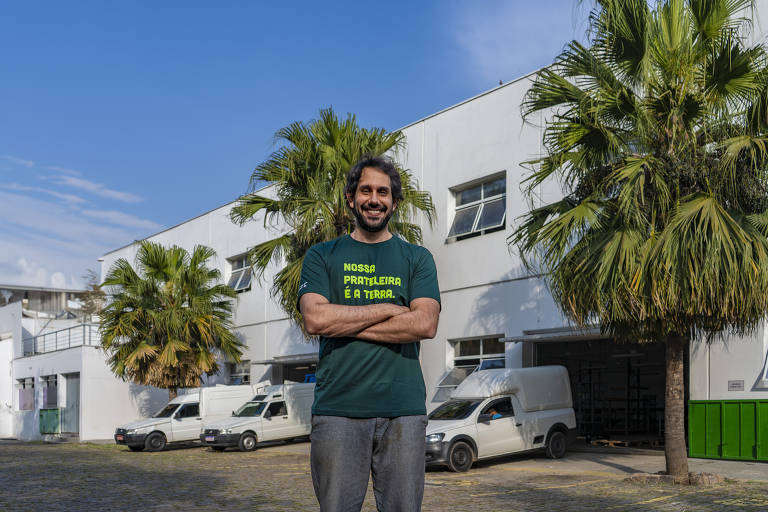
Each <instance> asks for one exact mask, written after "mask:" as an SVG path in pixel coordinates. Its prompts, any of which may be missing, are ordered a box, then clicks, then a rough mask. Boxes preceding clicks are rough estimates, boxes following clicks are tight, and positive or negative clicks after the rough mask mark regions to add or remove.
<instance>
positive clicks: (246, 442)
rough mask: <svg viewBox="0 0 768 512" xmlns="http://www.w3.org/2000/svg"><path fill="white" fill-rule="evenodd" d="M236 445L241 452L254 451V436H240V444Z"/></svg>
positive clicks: (248, 433)
mask: <svg viewBox="0 0 768 512" xmlns="http://www.w3.org/2000/svg"><path fill="white" fill-rule="evenodd" d="M237 445H238V447H239V448H240V451H241V452H252V451H253V450H255V449H256V436H255V435H253V434H251V433H250V432H246V433H245V434H243V435H241V436H240V442H238V443H237Z"/></svg>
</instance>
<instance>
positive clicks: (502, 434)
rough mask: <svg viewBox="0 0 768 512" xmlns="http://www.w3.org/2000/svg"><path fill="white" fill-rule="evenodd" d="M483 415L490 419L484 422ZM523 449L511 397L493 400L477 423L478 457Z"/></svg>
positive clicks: (479, 416) (483, 410)
mask: <svg viewBox="0 0 768 512" xmlns="http://www.w3.org/2000/svg"><path fill="white" fill-rule="evenodd" d="M483 415H490V416H491V417H490V419H486V420H485V421H483V420H482V419H481V418H482V417H483ZM521 449H522V438H521V436H520V429H519V427H518V426H517V423H516V422H515V411H514V408H513V407H512V401H511V400H510V397H508V396H507V397H504V398H499V399H495V400H492V401H491V402H489V403H488V404H486V405H485V407H483V408H482V409H481V410H480V414H479V415H478V421H477V451H478V453H477V456H478V457H491V456H494V455H502V454H504V453H512V452H516V451H518V450H521Z"/></svg>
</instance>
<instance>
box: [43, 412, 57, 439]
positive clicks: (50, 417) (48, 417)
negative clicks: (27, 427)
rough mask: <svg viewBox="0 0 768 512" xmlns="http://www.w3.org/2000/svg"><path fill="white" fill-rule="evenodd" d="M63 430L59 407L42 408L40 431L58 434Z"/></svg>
mask: <svg viewBox="0 0 768 512" xmlns="http://www.w3.org/2000/svg"><path fill="white" fill-rule="evenodd" d="M60 432H61V419H60V415H59V410H58V409H40V433H41V434H58V433H60Z"/></svg>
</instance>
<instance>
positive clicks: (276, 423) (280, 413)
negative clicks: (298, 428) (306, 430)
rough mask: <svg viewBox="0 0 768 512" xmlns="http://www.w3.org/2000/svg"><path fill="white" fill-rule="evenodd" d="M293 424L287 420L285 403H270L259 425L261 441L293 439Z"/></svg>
mask: <svg viewBox="0 0 768 512" xmlns="http://www.w3.org/2000/svg"><path fill="white" fill-rule="evenodd" d="M294 426H295V425H294V424H293V422H291V421H290V420H289V419H288V409H287V408H286V406H285V402H284V401H282V400H280V401H278V402H272V403H270V404H269V406H268V407H267V410H266V411H265V412H264V417H263V421H262V423H261V428H262V435H261V439H260V440H261V441H271V440H273V439H286V438H291V437H294V435H293V431H292V430H293V428H294Z"/></svg>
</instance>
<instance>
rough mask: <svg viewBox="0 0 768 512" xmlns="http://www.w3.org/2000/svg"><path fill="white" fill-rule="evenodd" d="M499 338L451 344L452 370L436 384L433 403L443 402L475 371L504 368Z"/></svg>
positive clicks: (473, 339)
mask: <svg viewBox="0 0 768 512" xmlns="http://www.w3.org/2000/svg"><path fill="white" fill-rule="evenodd" d="M501 338H502V337H501V336H500V335H496V336H487V337H483V338H470V339H465V340H459V341H455V342H452V345H453V368H452V369H451V370H449V371H448V373H447V374H446V375H445V376H444V377H443V378H442V379H441V380H440V382H439V383H438V384H437V392H436V393H435V396H434V398H433V399H432V401H433V402H444V401H445V400H448V398H450V396H451V393H452V392H453V390H454V389H456V387H457V386H458V385H459V384H461V382H462V381H463V380H464V379H466V378H467V376H468V375H469V374H470V373H472V372H474V371H476V370H490V369H493V368H504V342H503V341H501Z"/></svg>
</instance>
